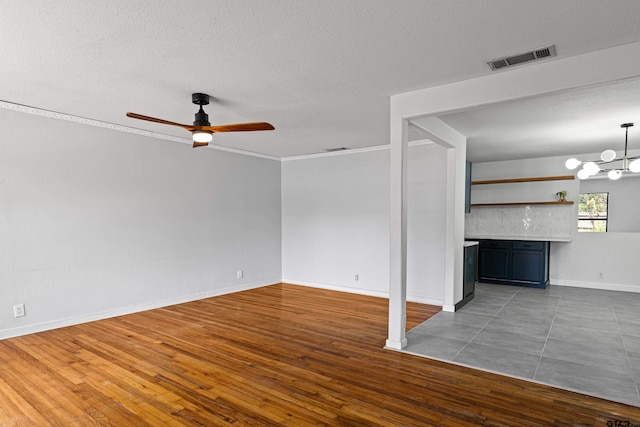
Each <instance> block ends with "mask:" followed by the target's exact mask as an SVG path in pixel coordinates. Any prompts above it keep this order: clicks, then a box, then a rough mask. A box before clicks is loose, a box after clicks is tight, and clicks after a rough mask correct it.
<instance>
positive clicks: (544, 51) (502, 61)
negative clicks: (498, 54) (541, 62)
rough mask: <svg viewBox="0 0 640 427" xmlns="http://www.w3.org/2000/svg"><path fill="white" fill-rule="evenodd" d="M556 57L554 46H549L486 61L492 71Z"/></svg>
mask: <svg viewBox="0 0 640 427" xmlns="http://www.w3.org/2000/svg"><path fill="white" fill-rule="evenodd" d="M553 56H556V46H555V45H551V46H549V47H541V48H539V49H534V50H532V51H529V52H524V53H519V54H517V55H511V56H507V57H504V58H499V59H494V60H493V61H488V62H487V64H489V67H491V69H492V70H493V71H495V70H499V69H501V68H506V67H512V66H514V65H518V64H523V63H525V62H530V61H536V60H538V59H544V58H551V57H553Z"/></svg>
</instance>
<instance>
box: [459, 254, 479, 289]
mask: <svg viewBox="0 0 640 427" xmlns="http://www.w3.org/2000/svg"><path fill="white" fill-rule="evenodd" d="M476 259H477V246H469V247H466V248H464V282H463V286H462V292H463V298H467V297H468V296H469V295H471V294H472V293H473V292H474V291H475V285H476V284H475V282H476Z"/></svg>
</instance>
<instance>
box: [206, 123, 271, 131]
mask: <svg viewBox="0 0 640 427" xmlns="http://www.w3.org/2000/svg"><path fill="white" fill-rule="evenodd" d="M201 129H202V130H208V131H211V132H247V131H254V130H274V129H275V128H274V127H273V125H272V124H270V123H265V122H253V123H236V124H232V125H217V126H202V127H201Z"/></svg>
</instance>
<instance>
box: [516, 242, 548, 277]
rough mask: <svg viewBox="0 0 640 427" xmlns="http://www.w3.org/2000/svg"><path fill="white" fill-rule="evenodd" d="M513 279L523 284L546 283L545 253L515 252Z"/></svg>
mask: <svg viewBox="0 0 640 427" xmlns="http://www.w3.org/2000/svg"><path fill="white" fill-rule="evenodd" d="M512 261H513V265H512V268H513V270H512V278H513V280H518V281H523V282H535V283H542V282H544V277H543V275H544V271H545V268H544V252H543V251H521V250H515V249H514V251H513V260H512Z"/></svg>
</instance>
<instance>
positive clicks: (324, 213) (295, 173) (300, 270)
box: [282, 144, 446, 305]
mask: <svg viewBox="0 0 640 427" xmlns="http://www.w3.org/2000/svg"><path fill="white" fill-rule="evenodd" d="M445 171H446V150H445V149H443V148H442V147H439V146H437V145H435V144H428V145H419V146H412V147H410V148H409V194H410V197H409V206H408V209H409V213H408V279H407V281H408V285H407V288H408V290H407V293H408V298H409V299H410V300H414V301H423V302H427V303H432V304H440V305H441V304H442V301H443V297H444V286H443V283H444V252H443V250H442V247H443V246H442V245H443V241H444V232H445V230H444V228H443V227H442V226H441V224H442V223H443V222H444V221H445V218H444V212H445V211H444V201H445V198H446V187H445V183H444V176H445ZM282 222H283V238H282V247H283V266H282V274H283V281H284V282H288V283H297V284H306V285H311V286H318V287H324V288H329V289H338V290H343V291H349V292H357V293H364V294H370V295H378V296H387V295H388V291H389V150H388V149H383V150H376V151H369V152H355V153H340V154H339V155H331V156H319V157H312V158H305V159H296V160H286V161H284V162H283V164H282ZM356 274H358V275H359V280H358V281H356V280H355V278H354V277H355V275H356Z"/></svg>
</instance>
